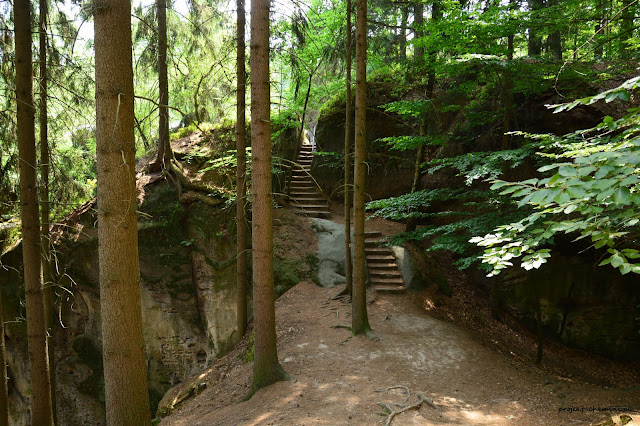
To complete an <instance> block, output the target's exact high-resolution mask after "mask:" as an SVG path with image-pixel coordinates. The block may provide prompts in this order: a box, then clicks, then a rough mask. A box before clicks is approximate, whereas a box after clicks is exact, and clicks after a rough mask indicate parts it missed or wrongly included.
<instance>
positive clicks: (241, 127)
mask: <svg viewBox="0 0 640 426" xmlns="http://www.w3.org/2000/svg"><path fill="white" fill-rule="evenodd" d="M237 16H238V27H237V32H236V38H237V63H236V71H237V85H238V90H237V95H236V96H237V104H238V105H237V107H236V155H237V160H238V165H237V168H236V235H237V241H238V243H237V255H238V260H237V263H236V266H237V267H236V271H237V275H238V278H237V283H238V284H237V285H238V294H237V298H238V299H237V302H238V306H237V310H238V333H239V334H240V337H242V336H243V335H244V333H245V332H246V331H247V287H248V285H247V284H248V283H247V279H248V273H247V272H248V270H249V268H248V264H247V224H246V194H247V182H246V176H245V175H246V161H247V156H246V153H245V145H246V140H245V139H246V127H245V123H246V117H245V109H246V105H245V96H246V87H245V86H246V78H245V66H244V62H245V43H244V33H245V22H246V18H245V12H244V0H238V1H237Z"/></svg>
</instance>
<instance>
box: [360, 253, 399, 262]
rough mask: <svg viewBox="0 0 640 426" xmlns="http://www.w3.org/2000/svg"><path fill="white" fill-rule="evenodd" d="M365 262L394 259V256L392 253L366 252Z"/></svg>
mask: <svg viewBox="0 0 640 426" xmlns="http://www.w3.org/2000/svg"><path fill="white" fill-rule="evenodd" d="M366 257H367V262H386V261H394V262H395V260H396V258H395V257H394V256H393V255H392V254H367V256H366Z"/></svg>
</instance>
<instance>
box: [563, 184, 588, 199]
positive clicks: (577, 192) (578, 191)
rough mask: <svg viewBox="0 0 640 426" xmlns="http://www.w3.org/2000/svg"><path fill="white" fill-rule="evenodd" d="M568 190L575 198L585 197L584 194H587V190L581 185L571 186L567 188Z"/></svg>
mask: <svg viewBox="0 0 640 426" xmlns="http://www.w3.org/2000/svg"><path fill="white" fill-rule="evenodd" d="M567 192H568V193H569V195H571V197H573V198H584V196H585V195H587V193H586V192H585V190H584V189H582V188H580V187H579V186H570V187H568V188H567Z"/></svg>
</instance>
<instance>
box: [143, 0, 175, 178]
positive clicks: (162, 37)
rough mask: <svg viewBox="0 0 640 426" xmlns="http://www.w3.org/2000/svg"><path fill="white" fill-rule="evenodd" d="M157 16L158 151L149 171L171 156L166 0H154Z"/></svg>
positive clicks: (163, 164) (165, 162)
mask: <svg viewBox="0 0 640 426" xmlns="http://www.w3.org/2000/svg"><path fill="white" fill-rule="evenodd" d="M156 8H157V16H158V88H159V95H158V104H159V106H158V113H159V114H158V115H159V118H158V153H157V155H156V159H155V161H154V162H153V163H151V164H150V165H149V169H150V170H151V171H157V170H159V169H161V168H166V167H167V165H168V164H169V162H170V161H171V159H172V158H173V151H172V150H171V142H170V140H169V108H168V105H169V77H168V72H167V0H156Z"/></svg>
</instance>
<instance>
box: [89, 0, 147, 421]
mask: <svg viewBox="0 0 640 426" xmlns="http://www.w3.org/2000/svg"><path fill="white" fill-rule="evenodd" d="M94 19H95V24H94V26H95V37H94V43H95V61H96V65H95V70H96V71H95V73H96V75H95V81H96V153H97V169H98V259H99V263H100V270H99V275H100V307H101V312H102V347H103V364H104V381H105V399H106V401H105V402H106V407H107V424H108V425H114V426H115V425H124V424H130V425H134V424H135V425H149V424H151V417H150V408H149V394H148V391H147V369H146V365H145V354H144V341H143V335H142V312H141V302H140V265H139V260H138V232H137V217H136V204H137V202H136V201H137V200H136V182H135V172H136V170H135V166H136V163H135V141H134V134H133V130H134V119H133V116H134V107H133V99H134V98H133V97H134V92H133V69H132V57H131V2H129V1H128V0H110V1H109V3H108V4H107V7H100V8H96V10H95V14H94Z"/></svg>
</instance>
